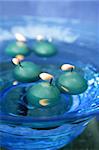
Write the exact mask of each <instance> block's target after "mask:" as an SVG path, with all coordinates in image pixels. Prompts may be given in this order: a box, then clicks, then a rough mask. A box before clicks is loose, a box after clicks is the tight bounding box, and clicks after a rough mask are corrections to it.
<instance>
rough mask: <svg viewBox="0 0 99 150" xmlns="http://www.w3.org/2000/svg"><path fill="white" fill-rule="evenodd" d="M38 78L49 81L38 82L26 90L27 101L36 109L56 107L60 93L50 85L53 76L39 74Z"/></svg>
mask: <svg viewBox="0 0 99 150" xmlns="http://www.w3.org/2000/svg"><path fill="white" fill-rule="evenodd" d="M40 78H41V79H43V80H50V81H49V82H44V81H43V82H39V83H37V84H35V85H33V86H32V87H31V88H30V89H29V90H28V92H27V99H28V102H29V104H30V105H32V106H36V107H51V106H54V105H56V104H57V103H58V102H59V100H60V91H59V89H58V88H57V87H56V86H55V85H53V84H52V79H53V76H52V75H50V74H48V73H42V74H40Z"/></svg>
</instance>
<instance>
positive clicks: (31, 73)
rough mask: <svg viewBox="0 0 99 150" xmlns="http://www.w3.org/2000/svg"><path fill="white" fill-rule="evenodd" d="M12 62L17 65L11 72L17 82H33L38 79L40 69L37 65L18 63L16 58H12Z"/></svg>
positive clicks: (26, 62)
mask: <svg viewBox="0 0 99 150" xmlns="http://www.w3.org/2000/svg"><path fill="white" fill-rule="evenodd" d="M12 61H13V63H14V64H16V65H17V66H16V67H15V69H14V71H13V74H14V77H15V79H16V80H17V81H20V82H33V81H36V80H38V79H39V74H40V73H41V68H40V67H39V66H38V65H36V64H34V63H32V62H28V61H24V62H20V61H19V59H17V58H13V59H12Z"/></svg>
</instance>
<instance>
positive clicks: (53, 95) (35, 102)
mask: <svg viewBox="0 0 99 150" xmlns="http://www.w3.org/2000/svg"><path fill="white" fill-rule="evenodd" d="M17 37H19V35H17ZM20 37H21V36H20ZM25 41H26V40H25V39H24V37H21V42H25ZM18 44H19V43H18ZM20 44H23V45H21V47H18V46H20ZM20 44H19V45H16V44H14V46H10V48H9V47H8V48H7V50H6V52H7V53H8V54H11V56H14V58H13V59H12V62H13V63H14V64H15V65H16V66H15V68H14V70H13V76H14V78H15V80H17V81H18V82H26V83H29V82H34V83H35V84H33V85H32V86H30V88H29V89H28V90H27V91H25V90H24V92H25V95H26V97H25V99H27V101H28V104H27V105H29V106H33V107H36V108H51V107H53V106H55V105H57V104H58V103H60V99H61V94H62V93H63V94H65V95H68V97H69V100H70V101H72V96H71V95H77V94H81V93H83V92H84V91H86V89H87V87H88V84H87V81H86V80H85V79H84V77H83V76H81V75H80V74H79V73H78V72H77V71H76V69H75V68H76V67H75V66H73V65H70V64H63V65H62V66H61V70H62V72H61V74H60V75H59V76H58V77H57V78H55V77H54V76H53V75H51V74H49V73H45V72H43V71H42V68H41V67H40V66H39V65H37V64H35V63H33V62H30V61H24V56H25V55H26V54H28V48H27V46H26V43H20ZM34 51H35V53H36V54H37V55H39V56H44V57H45V56H46V57H48V56H52V55H54V54H55V53H56V48H55V46H54V45H52V44H50V43H49V42H46V41H38V42H36V44H35V46H34ZM37 80H39V81H38V82H36V81H37ZM42 80H43V81H42ZM25 107H26V106H25ZM19 108H20V107H19ZM23 110H24V109H23ZM26 110H27V109H26Z"/></svg>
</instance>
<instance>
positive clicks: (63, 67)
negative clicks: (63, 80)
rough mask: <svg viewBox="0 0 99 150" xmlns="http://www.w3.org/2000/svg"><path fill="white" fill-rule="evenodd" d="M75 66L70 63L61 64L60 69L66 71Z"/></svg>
mask: <svg viewBox="0 0 99 150" xmlns="http://www.w3.org/2000/svg"><path fill="white" fill-rule="evenodd" d="M74 68H75V66H73V65H70V64H63V65H62V66H61V70H63V71H66V70H71V71H72V70H73V69H74Z"/></svg>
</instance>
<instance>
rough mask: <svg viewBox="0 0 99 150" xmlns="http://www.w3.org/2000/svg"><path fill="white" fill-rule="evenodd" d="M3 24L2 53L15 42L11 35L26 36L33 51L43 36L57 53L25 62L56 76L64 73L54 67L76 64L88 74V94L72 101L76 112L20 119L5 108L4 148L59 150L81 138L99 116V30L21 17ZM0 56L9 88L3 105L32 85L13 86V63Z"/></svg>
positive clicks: (77, 24)
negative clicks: (17, 91) (18, 90)
mask: <svg viewBox="0 0 99 150" xmlns="http://www.w3.org/2000/svg"><path fill="white" fill-rule="evenodd" d="M5 21H6V22H7V23H6V22H5ZM75 24H76V25H75ZM1 25H2V28H1V31H2V37H1V48H2V49H5V47H6V45H7V44H9V42H13V34H12V33H15V32H16V31H17V32H20V33H22V34H24V35H25V36H26V37H27V39H28V40H27V44H28V45H29V47H30V48H31V47H32V44H33V39H34V42H35V39H36V37H37V35H38V34H39V35H42V36H44V37H45V38H46V39H47V40H49V41H50V42H53V43H54V44H55V45H56V47H57V49H58V54H57V55H55V56H53V57H50V58H40V57H38V56H35V55H34V54H31V55H30V56H29V57H27V58H26V60H32V61H34V62H35V63H38V64H41V65H42V66H44V68H43V69H44V71H47V72H52V73H53V74H55V75H57V74H58V73H59V72H58V71H56V70H58V69H56V70H55V67H56V68H59V66H60V65H61V64H63V63H72V64H75V65H76V66H78V68H79V71H80V73H81V74H84V76H85V78H86V79H87V80H88V85H89V86H88V89H87V91H86V92H84V93H83V94H80V95H77V96H73V104H72V107H70V108H69V110H68V111H67V112H66V113H64V114H61V115H59V116H53V117H46V118H37V117H30V116H27V117H24V116H17V115H14V114H11V113H7V112H6V111H5V109H4V110H3V108H2V105H1V112H0V115H1V116H0V118H1V124H0V132H1V133H0V134H1V140H0V144H1V146H4V147H6V148H8V149H9V150H21V149H24V150H30V149H33V150H41V149H46V150H55V149H59V148H61V147H63V146H64V145H65V144H68V143H69V142H71V141H72V140H73V139H74V138H75V137H77V136H78V135H79V134H80V133H82V131H83V130H84V129H85V127H86V126H87V124H88V122H89V121H90V120H91V119H92V118H93V117H95V116H96V115H97V114H99V95H98V94H99V74H98V69H99V66H98V64H97V62H98V61H97V60H98V56H97V54H98V51H97V47H98V46H97V41H95V40H93V39H94V37H95V34H94V28H93V30H92V31H90V28H89V25H88V24H86V29H85V30H84V32H82V29H81V25H80V22H79V20H69V21H65V20H55V21H54V20H47V19H40V18H38V19H37V18H36V19H32V18H30V17H24V18H21V21H20V20H18V18H16V19H13V21H12V20H11V21H10V19H9V18H5V19H4V18H3V24H1ZM0 53H1V59H0V60H1V62H0V65H2V70H1V77H2V78H3V79H4V89H3V90H2V92H1V93H0V94H1V102H0V103H1V104H2V103H3V102H6V101H5V100H6V99H7V98H8V95H9V93H10V92H11V91H12V93H13V90H14V89H16V88H22V87H27V86H29V85H30V84H28V83H27V84H22V83H19V84H18V85H12V83H13V81H14V78H13V76H12V75H11V72H12V70H13V66H12V64H11V58H10V57H8V56H7V55H6V54H5V52H4V50H2V51H1V52H0ZM93 54H94V57H93ZM16 95H17V94H15V95H14V98H16ZM4 104H6V103H4ZM5 108H6V107H5ZM44 125H45V127H44ZM38 126H41V128H38ZM36 127H37V128H36ZM46 127H47V128H46Z"/></svg>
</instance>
